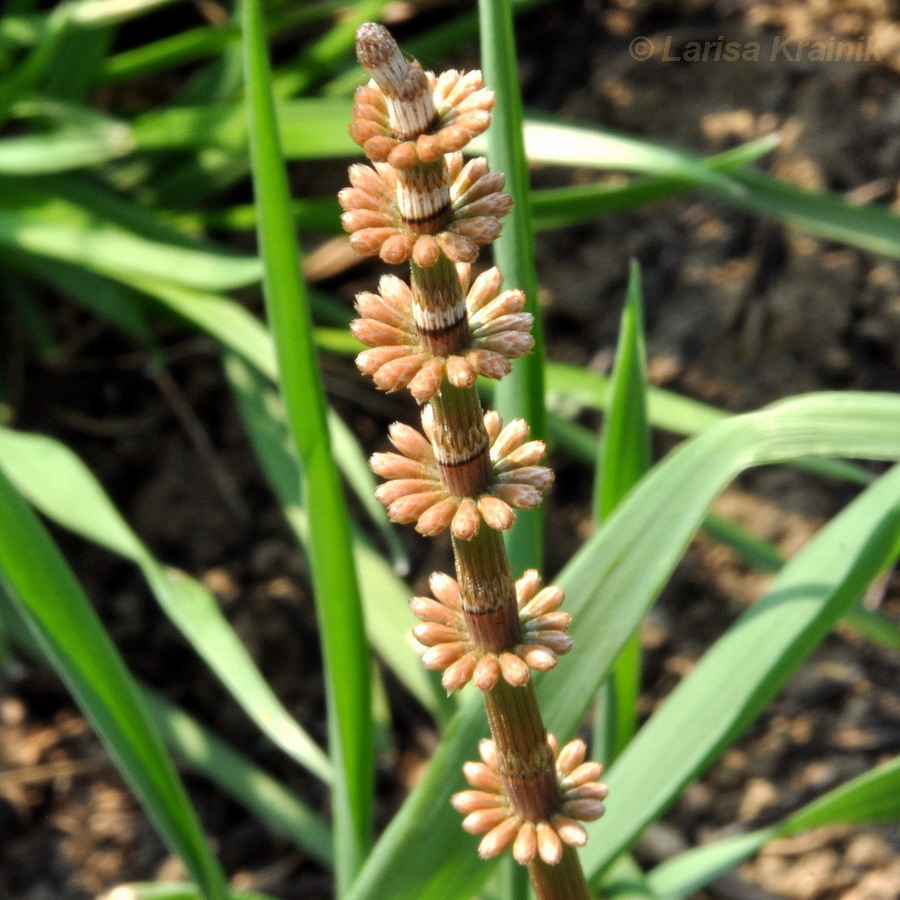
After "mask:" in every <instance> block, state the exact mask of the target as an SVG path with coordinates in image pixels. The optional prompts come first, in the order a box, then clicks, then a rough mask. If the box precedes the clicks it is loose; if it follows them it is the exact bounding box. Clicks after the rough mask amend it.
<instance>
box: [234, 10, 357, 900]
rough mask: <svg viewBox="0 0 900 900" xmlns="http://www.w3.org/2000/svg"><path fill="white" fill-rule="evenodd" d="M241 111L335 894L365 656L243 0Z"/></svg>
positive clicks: (351, 814) (261, 61)
mask: <svg viewBox="0 0 900 900" xmlns="http://www.w3.org/2000/svg"><path fill="white" fill-rule="evenodd" d="M243 13H244V16H243V26H244V59H245V75H246V80H247V112H248V120H249V131H250V156H251V166H252V170H253V184H254V193H255V195H256V202H257V204H258V206H259V211H260V220H259V244H260V255H261V256H262V259H263V261H264V264H265V276H264V280H263V284H264V289H265V297H266V310H267V314H268V318H269V322H270V327H271V330H272V334H273V337H274V339H275V347H276V352H277V357H278V368H279V372H280V375H281V379H280V384H281V390H282V395H283V397H284V405H285V409H286V412H287V420H288V428H289V432H290V434H291V438H292V440H293V443H294V447H295V449H296V452H297V456H298V460H299V462H300V469H301V472H302V475H303V482H304V493H305V495H306V497H307V502H308V504H309V507H310V509H314V510H315V516H314V517H313V518H312V520H311V522H310V538H309V542H308V553H309V559H310V564H311V569H312V580H313V587H314V590H315V594H316V608H317V610H318V614H319V628H320V634H321V637H322V649H323V656H324V658H325V680H326V685H327V689H326V695H327V699H328V726H329V736H330V740H329V746H330V749H331V753H332V758H333V760H334V761H335V770H336V771H335V790H334V794H333V799H334V803H333V808H334V818H335V822H334V837H335V864H336V876H337V884H338V888H337V892H338V894H339V895H340V894H342V893H343V892H344V891H346V889H347V887H348V886H349V884H350V882H351V881H352V879H353V877H354V876H355V874H356V873H357V872H358V871H359V868H360V866H361V865H362V862H363V860H364V859H365V858H366V855H367V853H368V848H369V843H370V840H371V827H372V825H371V808H372V789H373V779H374V764H373V759H372V725H371V721H370V717H371V709H372V707H371V694H370V685H369V679H370V665H371V661H370V656H369V648H368V645H367V643H366V634H365V626H364V623H363V615H362V604H361V600H360V596H359V588H358V585H357V580H356V568H355V564H354V560H353V551H352V544H351V537H350V523H349V519H348V515H347V509H346V505H345V503H344V498H343V494H342V490H341V483H340V478H339V475H338V471H337V467H336V465H335V463H334V460H333V458H332V455H331V449H330V445H329V438H328V426H327V420H326V402H325V396H324V391H323V388H322V381H321V375H320V373H319V370H318V366H317V362H316V357H315V348H314V345H313V340H312V323H311V320H310V314H309V307H308V302H307V298H306V291H305V286H304V284H303V282H302V279H301V276H300V260H299V255H298V251H297V245H296V239H295V236H294V227H293V220H292V217H291V209H290V199H289V194H288V186H287V178H286V175H285V171H284V163H283V161H282V156H281V151H280V148H279V143H278V134H277V129H276V124H275V107H274V102H273V99H272V94H271V91H270V87H269V85H270V70H269V60H268V54H267V48H266V43H265V34H264V31H263V26H262V16H261V13H260V10H259V5H258V3H257V2H256V0H245V2H244V4H243Z"/></svg>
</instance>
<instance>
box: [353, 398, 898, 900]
mask: <svg viewBox="0 0 900 900" xmlns="http://www.w3.org/2000/svg"><path fill="white" fill-rule="evenodd" d="M818 454H821V455H825V456H847V457H851V458H852V457H863V458H871V459H890V460H896V459H900V398H898V397H896V396H893V395H889V394H864V393H855V392H848V393H845V394H833V393H824V394H810V395H806V396H803V397H798V398H795V399H792V400H787V401H783V402H781V403H777V404H775V405H773V406H771V407H767V408H765V409H763V410H760V411H759V412H755V413H748V414H746V415H741V416H735V417H734V418H732V419H728V420H726V421H723V422H721V423H718V424H717V425H715V426H714V427H712V428H710V429H709V430H708V431H706V432H705V433H704V434H702V435H700V436H699V437H697V438H695V439H694V440H692V441H691V442H689V443H688V444H686V445H684V446H683V447H681V448H679V449H678V450H677V451H676V452H674V453H672V454H670V455H669V456H668V457H667V458H666V459H665V460H663V461H662V462H661V463H658V464H657V465H656V466H655V467H654V469H653V470H652V471H651V472H649V473H648V474H647V475H646V476H645V477H644V478H643V479H642V480H641V481H640V483H639V484H638V485H637V486H636V487H635V489H634V490H633V491H632V492H631V493H630V494H629V495H628V497H626V498H625V500H623V501H622V503H621V504H620V505H619V506H618V507H617V509H616V511H615V512H614V513H613V514H612V516H611V517H610V519H609V520H608V521H607V523H606V525H605V526H604V527H602V528H601V529H600V530H599V531H598V532H597V534H595V535H594V536H593V537H592V538H591V539H590V540H589V541H588V542H587V543H586V544H585V546H584V547H583V548H582V549H581V550H580V551H579V552H578V553H577V554H576V555H575V557H574V558H573V560H572V561H571V562H570V563H569V565H568V566H567V567H566V568H565V569H564V570H563V572H562V574H561V576H560V578H559V579H558V583H560V584H561V586H562V587H563V588H564V589H565V591H566V609H567V610H568V611H569V612H570V613H572V615H573V616H574V622H573V626H572V627H573V633H574V636H575V646H574V648H573V649H572V651H570V653H568V654H567V655H566V656H564V657H562V658H561V660H560V663H559V666H558V667H557V669H556V672H555V673H554V677H553V678H547V679H542V680H541V681H540V682H539V684H538V685H537V689H538V696H539V698H540V701H541V708H542V710H544V711H545V712H546V716H547V725H548V730H550V731H552V732H553V733H555V734H556V735H557V737H558V738H559V739H560V740H565V739H566V738H567V737H569V736H570V735H571V734H573V733H574V732H575V730H576V728H577V727H578V725H579V724H580V723H581V721H582V717H583V716H584V713H585V712H586V710H587V707H588V705H589V704H590V703H591V702H592V699H593V697H594V696H595V694H596V691H597V689H598V688H599V686H600V684H601V683H602V681H603V679H604V678H605V677H606V675H607V673H608V672H609V670H610V667H611V666H612V663H613V661H614V660H615V658H616V656H617V655H618V653H619V650H620V649H621V647H622V644H623V643H624V642H625V641H626V640H627V638H628V636H629V635H630V634H631V633H632V632H633V631H634V629H635V628H636V627H637V625H638V623H639V622H640V620H641V618H642V617H643V615H644V613H645V612H646V610H647V609H648V608H649V607H650V605H651V604H652V602H653V601H654V599H655V598H656V596H657V595H658V593H659V591H660V590H661V589H662V586H663V585H664V583H665V582H666V580H667V579H668V578H669V577H670V576H671V574H672V572H673V570H674V568H675V566H676V565H677V563H678V561H679V559H680V558H681V556H682V554H683V552H684V550H685V548H686V547H687V545H688V543H689V542H690V540H691V537H692V535H693V534H694V533H695V532H696V530H697V528H699V526H700V524H701V522H702V521H703V517H704V514H705V511H706V509H707V508H708V506H709V504H710V503H711V502H712V500H713V499H714V498H715V496H716V495H717V494H718V493H719V492H720V491H721V490H722V489H723V488H724V487H725V486H726V485H727V484H728V483H729V482H730V481H731V480H732V479H733V478H734V477H735V476H736V475H737V474H738V473H739V472H741V471H742V470H743V469H745V468H748V467H751V466H755V465H766V464H771V463H777V462H788V461H790V460H792V459H794V458H806V457H810V456H815V455H818ZM483 715H484V714H483V711H482V709H481V703H480V700H479V698H477V697H470V698H469V700H468V702H466V703H465V704H464V706H463V710H462V712H461V714H460V715H459V716H458V717H457V718H456V720H455V721H454V722H453V723H452V724H451V726H450V727H449V728H448V730H447V731H446V732H445V735H444V741H443V742H442V744H441V746H440V747H439V749H438V751H437V753H436V754H435V757H434V760H433V761H432V764H431V766H429V768H428V771H427V772H426V774H425V776H424V778H423V781H422V783H421V784H420V786H419V787H418V788H417V789H416V790H415V791H414V792H413V794H412V795H411V796H410V797H409V798H408V799H407V801H406V803H405V804H404V805H403V807H402V808H401V810H400V812H399V813H398V814H397V816H396V817H395V818H394V820H393V821H392V822H391V824H390V825H389V826H388V829H387V831H386V832H385V833H384V835H382V837H381V839H380V840H379V841H378V843H377V844H376V846H375V849H374V851H373V853H372V856H371V857H370V859H369V860H368V861H367V863H366V866H365V867H364V868H363V870H362V872H361V873H360V876H359V878H358V880H357V882H356V884H355V885H354V890H353V891H352V892H351V894H350V897H351V898H352V900H382V898H384V897H390V898H391V900H406V898H409V900H420V898H434V900H462V898H466V897H471V896H472V893H473V892H474V891H476V890H477V887H478V885H479V884H480V883H481V881H482V880H483V878H485V877H486V875H487V872H486V871H485V868H486V867H485V865H484V863H481V862H480V861H479V860H478V859H477V857H476V855H475V854H474V853H472V852H471V851H472V850H473V849H474V841H473V839H472V838H471V837H468V836H467V835H465V834H464V833H463V832H462V830H461V829H460V827H459V817H458V816H457V815H456V814H455V813H454V812H453V810H452V809H451V808H450V807H449V803H448V799H449V795H450V794H451V793H452V792H453V791H455V790H458V789H459V787H461V785H462V779H461V778H460V776H459V774H458V773H459V767H460V766H461V765H462V763H463V762H465V761H466V760H467V759H474V758H476V757H475V756H474V755H473V754H476V753H477V750H476V744H477V741H478V739H479V738H481V737H483V736H484V734H485V730H486V729H485V725H484V720H483ZM623 759H624V757H623ZM643 802H644V801H643V800H642V801H641V803H643ZM638 805H639V806H640V805H641V804H638ZM601 822H602V820H601ZM423 834H427V835H429V837H430V839H429V840H428V841H424V842H423V841H422V839H421V836H422V835H423ZM588 848H591V843H589V844H588ZM598 849H599V850H601V851H602V849H603V848H602V847H601V848H598ZM467 850H468V851H470V852H468V853H467V852H466V851H467ZM582 852H584V851H582ZM412 855H415V858H416V867H415V868H413V867H410V866H408V865H405V861H406V860H407V859H409V858H410V856H412Z"/></svg>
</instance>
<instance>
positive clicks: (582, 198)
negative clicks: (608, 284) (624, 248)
mask: <svg viewBox="0 0 900 900" xmlns="http://www.w3.org/2000/svg"><path fill="white" fill-rule="evenodd" d="M776 146H778V135H768V136H766V137H762V138H757V139H756V140H753V141H748V142H747V143H746V144H743V145H741V146H739V147H735V148H734V149H732V150H727V151H725V152H724V153H718V154H716V155H715V156H706V157H703V159H702V164H703V165H704V166H706V167H708V168H710V169H712V170H714V171H716V172H721V173H727V172H733V171H735V170H736V169H741V168H743V167H744V166H747V165H749V164H750V163H752V162H755V161H756V160H757V159H759V158H760V157H762V156H764V155H765V154H766V153H769V152H770V151H771V150H772V149H774V148H775V147H776ZM697 183H698V182H697V179H696V178H688V177H686V175H685V174H684V173H681V174H679V175H654V176H649V177H646V178H637V179H633V180H632V181H630V182H629V183H628V184H623V185H611V184H603V183H599V184H597V183H593V184H580V185H573V186H571V187H563V188H549V189H544V190H538V191H533V192H532V194H531V213H532V216H533V217H534V227H535V228H536V229H537V230H539V231H541V230H546V229H550V228H562V227H565V226H567V225H575V224H578V223H580V222H587V221H590V220H591V219H596V218H597V217H598V216H602V215H608V214H609V213H612V212H619V211H620V210H626V209H633V208H634V207H637V206H643V205H644V204H646V203H652V202H653V201H654V200H661V199H662V198H664V197H670V196H672V195H673V194H680V193H683V192H684V191H687V190H691V189H692V188H694V187H696V185H697Z"/></svg>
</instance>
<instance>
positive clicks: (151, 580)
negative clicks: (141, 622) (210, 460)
mask: <svg viewBox="0 0 900 900" xmlns="http://www.w3.org/2000/svg"><path fill="white" fill-rule="evenodd" d="M0 466H2V468H3V469H4V471H5V472H6V474H7V476H8V477H9V478H10V479H11V480H12V482H13V483H14V484H15V485H16V487H17V488H18V489H19V490H20V491H21V492H22V494H23V495H24V496H25V497H26V498H27V499H28V500H29V501H30V502H31V503H33V504H34V505H35V506H36V507H37V508H38V509H39V510H40V511H41V512H42V513H43V514H44V515H46V516H48V517H49V518H51V519H53V520H54V521H56V522H57V523H59V524H60V525H62V526H63V527H65V528H68V529H69V530H71V531H74V532H75V533H76V534H80V535H81V536H82V537H84V538H86V539H87V540H90V541H93V542H94V543H97V544H99V545H100V546H102V547H105V548H106V549H108V550H111V551H112V552H113V553H118V554H119V555H121V556H124V557H125V558H126V559H130V560H131V561H132V562H134V563H135V564H136V565H137V566H138V567H139V568H140V569H141V571H142V573H143V574H144V577H145V578H146V579H147V582H148V584H149V585H150V587H151V589H152V591H153V594H154V596H155V597H156V599H157V600H158V601H159V604H160V606H162V608H163V610H164V611H165V613H166V615H167V616H168V617H169V618H170V619H171V620H172V622H173V623H174V624H175V625H176V626H177V627H178V629H179V630H180V631H181V633H182V634H183V635H184V636H185V637H186V638H187V640H188V642H189V643H190V644H191V646H192V647H193V648H194V650H196V652H197V653H198V654H199V655H200V656H201V657H202V658H203V659H204V660H205V661H206V663H207V665H208V666H209V667H210V668H211V669H212V670H213V672H215V674H216V675H217V676H218V678H219V679H220V681H221V682H222V683H223V684H224V685H225V687H226V688H227V689H228V691H229V692H230V693H231V695H232V696H233V697H234V698H235V700H236V701H237V702H238V703H239V704H240V706H241V708H242V709H243V710H244V711H245V712H246V713H247V715H248V716H249V717H250V718H251V719H252V720H253V721H254V722H255V723H256V724H257V726H258V727H259V728H260V730H261V731H262V732H263V733H264V734H266V735H267V736H268V737H269V738H270V740H271V741H272V742H273V743H274V744H275V745H276V746H278V747H280V748H281V749H282V750H283V751H284V752H285V753H287V754H289V755H290V756H291V757H292V758H293V759H295V760H296V761H297V762H298V763H300V765H302V766H303V767H304V768H306V769H308V770H309V771H310V772H312V773H313V774H315V775H317V776H318V777H319V778H321V779H323V780H324V781H326V782H328V781H330V780H331V777H332V769H331V765H330V763H329V761H328V758H327V757H326V756H325V755H324V753H323V752H322V751H321V750H320V749H319V747H318V746H317V745H316V743H315V742H314V741H313V740H312V738H311V737H310V736H309V735H308V734H307V732H306V731H305V730H304V729H303V728H301V727H300V725H299V724H298V723H297V722H296V721H295V720H294V719H293V717H292V716H291V715H290V714H289V713H288V711H287V710H286V709H285V708H284V706H283V705H282V704H281V702H280V701H279V700H278V699H277V697H276V696H275V694H274V693H273V692H272V690H271V688H270V687H269V685H268V684H267V683H266V681H265V679H264V678H263V676H262V674H261V673H260V671H259V669H258V668H257V667H256V664H255V663H254V662H253V660H252V659H251V658H250V656H249V654H248V653H247V651H246V649H245V648H244V646H243V644H241V642H240V639H239V638H238V637H237V635H236V634H235V633H234V630H233V629H232V628H231V626H230V625H229V624H228V621H227V620H226V619H225V617H224V616H223V615H222V612H221V610H220V609H219V606H218V604H217V602H216V600H215V598H214V597H213V595H212V594H211V593H210V591H209V590H208V589H207V588H206V587H204V586H203V585H202V584H201V583H200V582H198V581H196V580H194V579H193V578H189V577H188V576H187V575H185V574H184V573H183V572H179V571H178V570H176V569H172V568H169V567H168V566H164V565H162V564H161V563H160V562H158V561H157V560H156V559H155V558H154V557H153V556H152V555H151V554H150V551H149V550H148V549H147V548H146V547H145V546H144V545H143V544H142V543H141V541H140V539H139V538H138V536H137V535H136V534H135V533H134V532H133V531H132V530H131V528H130V527H129V525H128V523H127V522H126V521H125V520H124V519H123V518H122V517H121V515H120V514H119V512H118V510H117V509H116V508H115V507H114V506H113V504H112V502H111V501H110V499H109V497H108V496H107V495H106V493H105V492H104V490H103V488H102V487H101V486H100V484H99V483H98V482H97V480H96V479H95V478H94V476H93V474H92V473H91V472H90V470H89V469H88V468H87V467H86V466H85V465H84V464H83V463H82V462H81V460H80V459H79V458H78V457H77V456H76V455H75V454H74V453H72V451H71V450H69V448H68V447H66V446H65V445H63V444H60V443H58V442H57V441H55V440H53V439H52V438H48V437H44V436H43V435H33V434H24V433H21V432H15V431H10V430H9V429H5V428H0Z"/></svg>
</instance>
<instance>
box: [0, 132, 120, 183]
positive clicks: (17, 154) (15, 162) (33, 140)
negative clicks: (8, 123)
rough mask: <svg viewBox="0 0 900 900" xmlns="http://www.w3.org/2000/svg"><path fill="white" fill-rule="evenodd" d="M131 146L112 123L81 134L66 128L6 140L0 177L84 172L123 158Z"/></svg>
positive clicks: (0, 144)
mask: <svg viewBox="0 0 900 900" xmlns="http://www.w3.org/2000/svg"><path fill="white" fill-rule="evenodd" d="M133 147H134V144H133V143H132V140H131V135H130V133H129V131H128V128H127V127H126V126H124V125H120V124H115V123H109V124H107V125H106V127H104V128H84V129H82V130H81V133H78V132H73V131H72V130H70V129H67V130H65V131H61V132H58V133H56V134H39V135H32V136H29V137H15V138H7V139H6V140H3V141H0V174H3V175H47V174H50V173H54V172H66V171H68V170H70V169H84V168H88V167H90V166H96V165H99V164H100V163H105V162H109V160H111V159H116V158H117V157H119V156H126V155H127V154H129V153H130V152H131V151H132V149H133Z"/></svg>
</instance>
